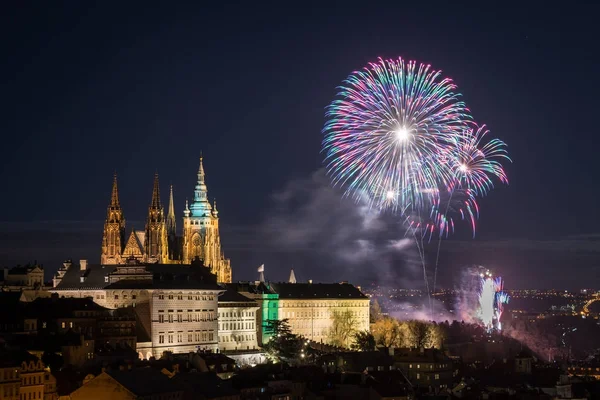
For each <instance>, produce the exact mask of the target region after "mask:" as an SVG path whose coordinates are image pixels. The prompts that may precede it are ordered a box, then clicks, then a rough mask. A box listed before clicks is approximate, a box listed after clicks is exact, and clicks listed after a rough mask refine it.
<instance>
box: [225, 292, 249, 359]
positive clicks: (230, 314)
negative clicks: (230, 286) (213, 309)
mask: <svg viewBox="0 0 600 400" xmlns="http://www.w3.org/2000/svg"><path fill="white" fill-rule="evenodd" d="M258 309H259V307H258V304H257V303H256V302H255V301H253V300H252V299H249V298H248V297H246V296H243V295H242V294H240V293H238V292H235V291H233V290H227V291H226V292H225V293H223V294H222V295H221V296H219V311H218V319H219V349H220V351H230V350H234V351H235V350H256V349H257V347H258V343H257V341H256V334H257V326H256V325H257V323H256V313H257V312H258Z"/></svg>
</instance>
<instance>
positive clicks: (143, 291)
mask: <svg viewBox="0 0 600 400" xmlns="http://www.w3.org/2000/svg"><path fill="white" fill-rule="evenodd" d="M59 274H60V276H61V277H60V279H59V280H55V282H56V287H54V288H52V289H51V291H52V292H54V293H57V294H58V295H59V296H61V297H75V298H85V297H91V298H92V299H93V300H94V302H96V303H97V304H99V305H101V306H103V307H106V308H109V309H128V310H130V311H131V312H134V313H135V315H136V317H137V321H138V328H139V329H138V330H139V331H140V332H141V334H140V335H138V339H137V344H136V350H137V352H138V353H139V354H140V355H141V356H142V357H143V358H150V357H160V356H162V354H163V352H165V351H169V352H172V353H188V352H195V351H197V350H216V349H217V348H218V331H217V330H218V326H217V298H218V296H219V294H220V293H222V292H223V291H224V289H223V288H222V287H221V286H219V285H218V284H217V282H216V276H215V275H214V274H212V273H211V272H210V270H209V268H207V267H205V266H204V265H202V263H201V261H200V260H196V261H194V262H192V264H191V265H173V264H147V263H141V262H139V261H138V260H137V259H136V258H134V257H132V258H130V259H128V260H127V263H126V264H119V265H91V264H88V263H87V261H86V260H81V261H80V263H79V265H78V266H76V265H73V263H71V262H65V263H64V264H63V267H62V268H61V270H59Z"/></svg>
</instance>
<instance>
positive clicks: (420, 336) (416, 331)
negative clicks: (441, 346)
mask: <svg viewBox="0 0 600 400" xmlns="http://www.w3.org/2000/svg"><path fill="white" fill-rule="evenodd" d="M428 325H429V324H427V323H425V322H423V321H409V322H408V331H409V333H410V336H409V337H410V347H417V348H421V347H427V343H428V341H429V335H430V329H429V326H428Z"/></svg>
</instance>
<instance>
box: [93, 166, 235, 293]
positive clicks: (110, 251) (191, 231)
mask: <svg viewBox="0 0 600 400" xmlns="http://www.w3.org/2000/svg"><path fill="white" fill-rule="evenodd" d="M218 214H219V212H218V211H217V203H216V202H215V203H214V205H211V204H210V202H209V201H208V189H207V187H206V181H205V175H204V165H203V164H202V157H200V167H199V169H198V174H197V182H196V187H195V188H194V200H193V202H192V203H191V204H188V202H187V200H186V203H185V210H184V211H183V215H184V216H183V235H182V236H178V235H177V230H176V222H175V221H176V219H175V206H174V203H173V187H172V186H171V190H170V193H169V209H168V214H167V216H166V218H165V215H164V209H163V206H162V203H161V201H160V190H159V183H158V174H156V175H155V176H154V188H153V190H152V201H151V202H150V207H149V208H148V217H147V218H146V226H145V229H144V230H143V231H135V230H132V231H131V232H130V234H129V236H128V237H127V238H126V235H125V218H124V216H123V210H122V209H121V205H120V204H119V192H118V188H117V176H116V174H115V176H114V179H113V187H112V195H111V200H110V205H109V206H108V211H107V215H106V221H105V223H104V234H103V236H102V255H101V263H102V265H107V264H125V263H126V260H127V259H130V258H135V259H137V260H138V261H140V262H145V263H159V264H191V262H192V261H193V260H195V259H201V260H203V261H204V265H205V266H207V267H209V268H210V269H211V271H212V273H214V274H215V275H217V280H218V281H219V282H224V283H230V282H231V262H230V260H228V259H226V258H225V256H224V254H223V251H222V250H221V238H220V235H219V217H218Z"/></svg>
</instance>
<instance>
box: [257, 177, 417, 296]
mask: <svg viewBox="0 0 600 400" xmlns="http://www.w3.org/2000/svg"><path fill="white" fill-rule="evenodd" d="M272 200H273V203H274V207H273V208H272V210H271V211H270V215H269V216H268V217H267V219H266V221H265V222H264V223H263V224H262V226H261V231H262V232H263V234H264V235H265V237H266V240H267V242H268V243H270V245H271V246H273V247H277V248H279V249H280V250H281V251H284V252H287V253H289V254H303V255H304V256H305V255H307V254H308V259H305V260H304V264H303V265H301V266H300V268H296V269H295V271H296V272H298V271H299V272H301V273H302V269H304V270H305V271H310V272H313V271H315V268H318V269H319V275H320V276H323V275H325V276H329V277H331V278H334V280H349V279H350V280H359V281H360V282H377V283H383V282H387V283H389V284H390V286H393V287H399V286H402V287H415V286H416V287H422V286H423V283H422V280H421V283H420V284H419V275H418V273H419V268H420V261H419V257H418V253H417V251H416V248H415V246H414V241H413V239H412V238H407V237H405V235H404V234H405V230H404V229H403V228H402V221H401V220H400V219H398V218H396V217H394V216H391V215H385V214H382V213H379V212H378V211H376V210H373V209H371V208H369V207H368V206H366V205H365V204H363V203H361V202H358V203H357V202H355V201H354V200H352V199H349V198H346V197H344V196H343V193H342V192H341V191H340V190H338V189H336V188H333V187H331V185H330V180H329V178H328V177H327V176H326V174H325V171H324V170H323V169H320V170H318V171H316V172H314V173H313V174H312V175H310V176H309V177H307V178H303V179H297V180H294V181H291V182H289V183H288V184H287V185H286V186H285V187H284V188H283V189H282V190H280V191H278V192H276V193H275V194H274V195H273V197H272ZM299 258H300V257H299ZM310 263H314V264H312V265H311V264H310ZM310 272H309V273H310ZM420 277H422V270H421V275H420ZM421 279H422V278H421Z"/></svg>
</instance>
